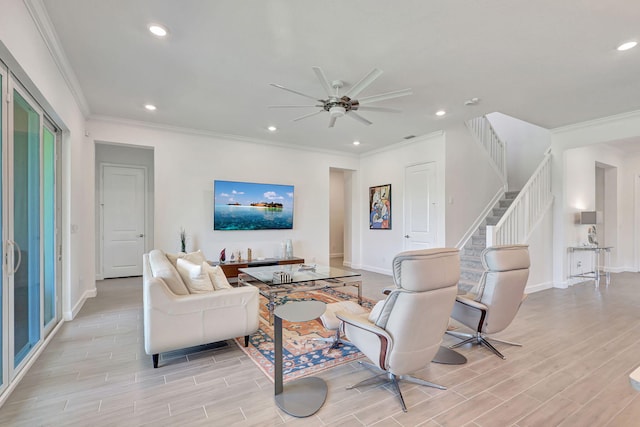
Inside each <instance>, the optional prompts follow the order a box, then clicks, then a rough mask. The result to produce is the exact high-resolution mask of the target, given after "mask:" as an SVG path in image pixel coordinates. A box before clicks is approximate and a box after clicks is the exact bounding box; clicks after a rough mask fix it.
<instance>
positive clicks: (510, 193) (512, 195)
mask: <svg viewBox="0 0 640 427" xmlns="http://www.w3.org/2000/svg"><path fill="white" fill-rule="evenodd" d="M518 194H520V191H507V192H506V193H504V198H505V199H515V198H516V197H518Z"/></svg>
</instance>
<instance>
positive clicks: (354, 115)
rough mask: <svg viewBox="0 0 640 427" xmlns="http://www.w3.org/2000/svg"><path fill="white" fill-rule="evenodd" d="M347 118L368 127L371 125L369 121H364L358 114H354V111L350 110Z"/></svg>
mask: <svg viewBox="0 0 640 427" xmlns="http://www.w3.org/2000/svg"><path fill="white" fill-rule="evenodd" d="M346 116H347V117H351V118H352V119H355V120H357V121H359V122H360V123H364V124H365V125H367V126H369V125H370V124H372V122H370V121H369V120H367V119H365V118H364V117H362V116H361V115H360V114H358V113H356V112H355V111H353V110H351V111H349V112H348V113H347V114H346Z"/></svg>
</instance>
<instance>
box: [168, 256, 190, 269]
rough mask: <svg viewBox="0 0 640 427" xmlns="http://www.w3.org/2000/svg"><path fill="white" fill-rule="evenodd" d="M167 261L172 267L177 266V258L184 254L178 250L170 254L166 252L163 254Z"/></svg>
mask: <svg viewBox="0 0 640 427" xmlns="http://www.w3.org/2000/svg"><path fill="white" fill-rule="evenodd" d="M165 255H166V256H167V259H168V260H169V262H170V263H171V264H172V265H173V267H174V268H176V269H177V268H178V258H182V257H184V256H185V255H186V254H185V253H184V252H178V253H177V254H170V253H169V252H167V253H166V254H165Z"/></svg>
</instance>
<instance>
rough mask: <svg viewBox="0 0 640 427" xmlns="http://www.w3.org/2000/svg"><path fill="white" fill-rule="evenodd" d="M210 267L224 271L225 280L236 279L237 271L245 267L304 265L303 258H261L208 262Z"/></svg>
mask: <svg viewBox="0 0 640 427" xmlns="http://www.w3.org/2000/svg"><path fill="white" fill-rule="evenodd" d="M209 264H211V265H219V266H220V268H222V271H224V275H225V276H227V279H229V278H232V277H238V269H240V268H247V267H263V266H267V265H287V264H304V258H296V257H292V258H262V259H252V260H251V261H249V260H242V261H227V262H223V263H219V262H217V261H209Z"/></svg>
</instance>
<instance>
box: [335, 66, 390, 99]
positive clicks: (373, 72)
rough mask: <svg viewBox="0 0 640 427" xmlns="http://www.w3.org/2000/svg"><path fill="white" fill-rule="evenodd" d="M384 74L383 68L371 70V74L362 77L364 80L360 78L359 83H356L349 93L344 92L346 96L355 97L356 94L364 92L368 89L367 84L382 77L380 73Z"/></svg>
mask: <svg viewBox="0 0 640 427" xmlns="http://www.w3.org/2000/svg"><path fill="white" fill-rule="evenodd" d="M381 74H382V70H379V69H377V68H374V69H373V70H371V71H369V74H367V75H366V76H364V77H363V78H362V80H360V81H359V82H358V83H356V84H355V85H353V86H352V87H351V88H350V89H349V90H348V91H347V93H345V94H344V96H348V97H349V98H351V99H353V98H355V97H356V96H358V94H359V93H360V92H362V91H363V90H364V89H366V87H367V86H369V85H370V84H371V83H373V81H374V80H375V79H377V78H378V77H380V75H381Z"/></svg>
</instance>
